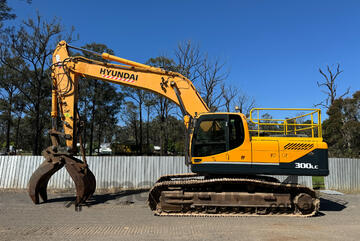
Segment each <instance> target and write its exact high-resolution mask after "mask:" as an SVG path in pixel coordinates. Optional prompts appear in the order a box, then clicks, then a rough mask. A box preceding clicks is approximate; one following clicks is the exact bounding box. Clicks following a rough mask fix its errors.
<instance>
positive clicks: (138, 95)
mask: <svg viewBox="0 0 360 241" xmlns="http://www.w3.org/2000/svg"><path fill="white" fill-rule="evenodd" d="M123 90H124V94H125V97H127V98H129V99H131V100H133V101H135V103H136V105H137V107H138V112H139V135H138V137H139V146H138V150H139V154H140V155H141V154H142V153H143V117H142V109H143V105H144V102H145V98H146V97H145V95H146V92H145V91H144V90H141V89H134V88H131V87H124V88H123Z"/></svg>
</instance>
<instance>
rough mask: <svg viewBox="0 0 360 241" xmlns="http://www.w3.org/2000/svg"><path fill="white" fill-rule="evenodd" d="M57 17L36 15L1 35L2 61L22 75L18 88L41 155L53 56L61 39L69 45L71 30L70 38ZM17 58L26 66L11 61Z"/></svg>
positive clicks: (34, 152)
mask: <svg viewBox="0 0 360 241" xmlns="http://www.w3.org/2000/svg"><path fill="white" fill-rule="evenodd" d="M62 33H64V31H63V29H62V26H61V24H60V23H59V22H58V20H57V19H56V18H54V19H53V20H52V21H45V20H43V19H42V18H41V16H40V15H39V14H37V17H36V19H35V20H34V19H31V18H29V19H28V20H26V21H24V22H23V23H22V24H20V26H19V27H18V28H13V29H12V30H10V31H9V33H8V34H6V35H3V36H2V45H1V48H0V54H1V57H0V61H1V63H2V64H3V65H5V66H7V67H8V68H10V69H12V70H13V71H15V72H17V73H18V74H19V75H21V76H22V78H21V81H19V83H17V84H16V87H17V89H18V90H19V91H20V92H21V94H22V95H23V96H24V98H25V99H26V109H27V111H28V114H29V115H30V116H31V118H32V119H33V121H32V128H31V129H32V143H33V148H32V152H33V154H34V155H38V154H40V152H41V149H42V148H43V146H42V145H43V143H44V141H42V140H41V139H42V138H43V134H44V128H45V126H46V124H47V123H49V122H48V118H49V113H48V112H49V109H50V102H51V101H50V93H51V85H50V80H49V79H48V74H49V69H48V68H49V66H50V61H51V60H50V56H51V54H52V51H53V49H54V47H55V44H56V43H57V42H58V41H59V40H60V39H66V40H67V41H68V42H70V41H71V39H72V31H70V33H69V34H67V36H63V35H62ZM15 57H18V58H21V59H22V60H23V62H24V63H25V64H23V65H20V66H18V65H14V64H13V62H12V61H10V60H11V59H13V58H15Z"/></svg>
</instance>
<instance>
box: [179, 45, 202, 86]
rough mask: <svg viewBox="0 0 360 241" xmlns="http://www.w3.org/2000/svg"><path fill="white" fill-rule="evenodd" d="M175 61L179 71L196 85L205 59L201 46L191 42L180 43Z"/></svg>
mask: <svg viewBox="0 0 360 241" xmlns="http://www.w3.org/2000/svg"><path fill="white" fill-rule="evenodd" d="M175 59H176V62H177V71H178V72H179V73H181V74H182V75H184V76H186V77H187V78H188V79H189V80H190V81H191V82H193V83H194V82H195V81H196V80H197V79H198V78H199V73H198V69H199V68H200V65H201V63H202V59H203V57H202V56H201V53H200V47H199V45H194V44H193V43H192V42H191V41H190V40H188V41H183V42H179V43H178V46H177V48H176V49H175Z"/></svg>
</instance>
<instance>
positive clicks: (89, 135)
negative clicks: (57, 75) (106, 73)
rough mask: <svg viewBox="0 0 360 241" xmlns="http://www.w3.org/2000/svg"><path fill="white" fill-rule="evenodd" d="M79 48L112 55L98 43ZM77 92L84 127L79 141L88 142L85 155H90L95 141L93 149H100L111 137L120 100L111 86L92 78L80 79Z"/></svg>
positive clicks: (104, 46)
mask: <svg viewBox="0 0 360 241" xmlns="http://www.w3.org/2000/svg"><path fill="white" fill-rule="evenodd" d="M82 48H84V49H88V50H91V51H94V52H98V53H102V52H107V53H109V54H112V55H113V54H114V51H113V50H112V49H110V48H108V47H107V46H106V45H104V44H99V43H91V44H86V45H85V46H83V47H82ZM82 55H83V56H85V57H87V58H91V59H94V60H98V61H101V62H104V61H105V60H103V59H102V58H101V57H99V56H94V55H92V54H89V53H88V52H83V53H82ZM105 62H106V61H105ZM79 89H80V99H79V106H80V110H81V113H82V117H81V118H82V119H83V121H84V123H85V128H84V129H85V131H84V132H83V140H84V144H87V142H88V140H89V145H88V146H89V155H92V154H93V152H94V147H95V146H94V143H95V140H96V142H97V146H100V144H101V142H102V141H103V138H104V139H105V140H106V141H107V142H111V139H112V137H111V136H112V135H114V133H113V130H114V129H115V126H116V118H115V117H116V115H117V114H118V113H119V111H120V109H121V104H122V101H123V98H124V96H123V94H122V93H121V92H120V91H118V90H117V88H116V87H115V86H114V85H112V84H110V83H108V82H104V81H102V80H97V79H93V78H81V79H80V81H79ZM86 146H87V145H86Z"/></svg>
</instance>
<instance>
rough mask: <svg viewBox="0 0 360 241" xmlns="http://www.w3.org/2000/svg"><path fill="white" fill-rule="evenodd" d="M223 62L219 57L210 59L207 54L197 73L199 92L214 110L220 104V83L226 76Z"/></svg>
mask: <svg viewBox="0 0 360 241" xmlns="http://www.w3.org/2000/svg"><path fill="white" fill-rule="evenodd" d="M224 66H225V64H224V63H223V62H221V61H220V60H219V59H215V61H210V60H209V58H208V57H207V55H206V56H205V57H204V59H203V60H202V62H201V65H200V67H199V68H198V70H197V71H198V73H199V82H200V83H198V85H199V92H200V94H201V96H202V98H203V100H204V101H205V103H206V105H207V106H208V107H209V109H210V110H211V111H216V110H218V109H219V107H220V106H221V100H222V92H221V88H220V87H221V85H222V83H223V82H224V81H225V79H226V78H227V76H228V73H227V72H224V70H223V69H224Z"/></svg>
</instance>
